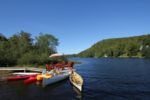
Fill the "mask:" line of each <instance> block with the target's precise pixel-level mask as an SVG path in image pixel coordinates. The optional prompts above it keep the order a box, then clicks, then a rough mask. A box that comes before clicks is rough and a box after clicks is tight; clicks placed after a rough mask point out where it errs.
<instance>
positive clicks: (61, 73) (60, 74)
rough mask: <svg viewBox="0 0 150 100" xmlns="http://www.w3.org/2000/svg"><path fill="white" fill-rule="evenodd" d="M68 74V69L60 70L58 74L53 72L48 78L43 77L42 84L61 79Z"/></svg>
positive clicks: (69, 72) (45, 84)
mask: <svg viewBox="0 0 150 100" xmlns="http://www.w3.org/2000/svg"><path fill="white" fill-rule="evenodd" d="M70 74H71V71H70V70H65V71H61V72H60V73H59V74H58V73H57V74H56V73H54V74H53V76H52V77H50V78H44V77H43V81H42V86H43V87H45V86H47V85H50V84H53V83H56V82H59V81H62V80H64V79H66V78H68V77H69V75H70Z"/></svg>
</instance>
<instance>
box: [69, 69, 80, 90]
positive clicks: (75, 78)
mask: <svg viewBox="0 0 150 100" xmlns="http://www.w3.org/2000/svg"><path fill="white" fill-rule="evenodd" d="M69 80H70V82H71V84H72V85H73V86H74V87H76V88H77V89H78V90H79V91H82V86H83V78H82V77H81V76H80V75H79V74H78V73H77V72H75V71H73V72H72V73H71V74H70V76H69Z"/></svg>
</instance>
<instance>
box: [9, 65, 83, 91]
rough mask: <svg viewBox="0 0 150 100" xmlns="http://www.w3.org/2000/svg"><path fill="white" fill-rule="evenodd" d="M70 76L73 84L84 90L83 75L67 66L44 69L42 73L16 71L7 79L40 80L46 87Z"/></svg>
mask: <svg viewBox="0 0 150 100" xmlns="http://www.w3.org/2000/svg"><path fill="white" fill-rule="evenodd" d="M68 77H69V79H70V82H71V84H72V85H73V86H75V87H76V88H78V89H79V90H80V91H82V85H83V79H82V77H81V76H80V75H79V74H77V72H75V71H74V70H73V69H70V68H65V69H63V70H57V69H52V70H50V71H43V72H42V73H35V72H16V73H12V76H9V77H7V80H9V81H15V80H24V83H25V84H30V83H33V82H36V81H40V82H41V84H42V86H43V87H45V86H47V85H50V84H53V83H56V82H59V81H62V80H64V79H66V78H68Z"/></svg>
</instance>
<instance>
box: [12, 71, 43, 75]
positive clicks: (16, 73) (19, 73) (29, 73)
mask: <svg viewBox="0 0 150 100" xmlns="http://www.w3.org/2000/svg"><path fill="white" fill-rule="evenodd" d="M12 74H13V75H37V74H40V73H37V72H15V73H12Z"/></svg>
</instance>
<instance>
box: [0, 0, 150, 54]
mask: <svg viewBox="0 0 150 100" xmlns="http://www.w3.org/2000/svg"><path fill="white" fill-rule="evenodd" d="M21 30H24V31H27V32H30V33H31V34H32V37H35V36H38V34H39V33H40V32H43V33H50V34H52V35H54V36H55V37H57V38H58V39H59V42H60V44H59V46H58V47H57V50H58V52H60V53H64V54H72V53H79V52H80V51H82V50H85V49H87V48H89V47H90V46H91V45H93V44H94V43H96V42H97V41H100V40H102V39H107V38H116V37H128V36H136V35H142V34H148V33H150V0H0V33H3V34H4V35H5V36H7V37H10V36H12V35H13V34H14V33H16V32H20V31H21Z"/></svg>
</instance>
